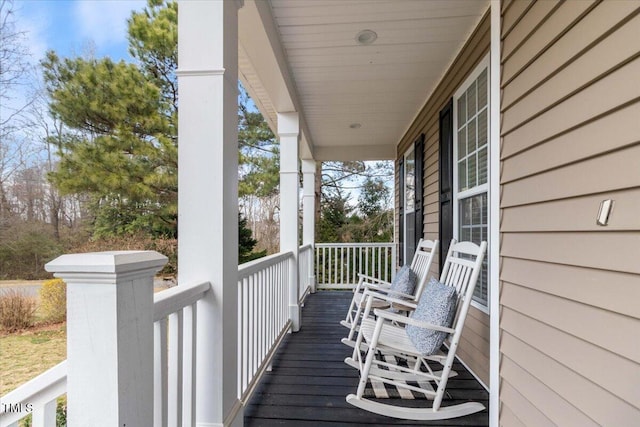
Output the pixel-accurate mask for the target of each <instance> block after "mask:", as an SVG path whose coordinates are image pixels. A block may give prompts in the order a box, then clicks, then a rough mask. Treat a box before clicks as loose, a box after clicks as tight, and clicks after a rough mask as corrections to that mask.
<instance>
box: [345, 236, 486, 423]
mask: <svg viewBox="0 0 640 427" xmlns="http://www.w3.org/2000/svg"><path fill="white" fill-rule="evenodd" d="M486 248H487V243H486V242H482V244H481V245H480V246H478V245H476V244H474V243H471V242H461V243H455V242H452V244H451V246H450V248H449V253H448V254H447V259H446V261H445V264H444V267H443V270H442V274H441V276H440V282H438V281H436V280H435V279H432V280H431V282H430V283H429V284H428V285H427V287H426V288H425V290H424V292H423V294H422V296H421V298H420V301H419V302H418V304H417V305H416V304H407V305H410V306H413V308H415V311H414V312H413V313H412V314H411V316H410V317H406V316H403V315H399V314H397V313H393V312H391V311H385V310H379V309H375V310H374V312H375V315H376V317H377V320H374V319H372V318H370V317H368V313H367V309H370V307H371V305H370V304H369V301H370V300H371V299H372V298H373V296H370V295H367V296H366V298H367V299H368V301H367V304H366V308H365V313H364V315H363V320H362V323H361V326H360V332H359V334H358V338H357V341H356V344H355V350H354V353H353V354H354V356H353V358H347V359H345V362H346V363H347V364H348V365H350V366H354V367H357V368H358V369H359V370H360V382H359V385H358V390H357V393H356V394H349V395H348V396H347V398H346V400H347V402H348V403H350V404H352V405H354V406H356V407H358V408H361V409H364V410H366V411H369V412H373V413H376V414H380V415H386V416H390V417H395V418H401V419H408V420H441V419H449V418H456V417H461V416H465V415H469V414H473V413H475V412H479V411H482V410H483V409H485V407H484V405H482V404H481V403H479V402H466V403H461V404H457V405H451V406H444V407H442V406H441V403H442V399H443V397H444V394H445V389H446V386H447V381H448V379H449V378H450V377H453V376H455V375H456V374H455V372H453V371H452V370H451V368H452V365H453V361H454V359H455V353H456V349H457V347H458V343H459V341H460V337H461V335H462V330H463V327H464V322H465V319H466V316H467V312H468V310H469V305H470V303H471V298H472V296H473V290H474V288H475V285H476V282H477V280H478V277H479V275H480V271H481V269H482V261H483V259H484V255H485V252H486ZM399 325H406V326H399ZM447 337H448V338H449V342H448V351H447V353H446V354H443V353H439V349H440V347H441V346H442V343H443V342H444V340H445V339H446V338H447ZM363 340H364V341H365V342H363ZM367 344H368V345H367ZM362 347H367V351H366V352H364V355H366V359H364V358H365V356H364V355H363V353H361V352H360V351H359V350H358V349H360V348H362ZM379 352H381V353H383V354H393V355H395V356H396V358H398V357H400V358H402V359H404V360H406V361H407V366H399V365H396V364H394V363H390V362H387V361H381V360H377V359H376V357H375V356H376V354H377V353H379ZM363 359H364V360H363ZM427 361H432V362H438V363H440V364H441V365H442V366H443V369H442V370H441V371H434V370H433V369H432V368H431V367H430V366H429V365H428V364H427ZM369 380H377V381H381V382H383V383H386V384H391V385H394V386H396V387H399V388H405V389H409V390H412V391H414V392H418V393H422V394H424V395H425V396H430V397H433V398H434V401H433V405H432V407H423V408H410V407H405V406H397V405H390V404H386V403H381V402H377V401H373V400H370V399H367V398H365V397H363V394H364V391H365V387H366V384H367V381H369ZM407 381H411V382H418V381H420V382H422V383H424V381H433V382H435V384H436V385H437V390H436V391H433V389H426V388H421V386H420V382H418V384H419V385H418V386H414V385H410V384H407Z"/></svg>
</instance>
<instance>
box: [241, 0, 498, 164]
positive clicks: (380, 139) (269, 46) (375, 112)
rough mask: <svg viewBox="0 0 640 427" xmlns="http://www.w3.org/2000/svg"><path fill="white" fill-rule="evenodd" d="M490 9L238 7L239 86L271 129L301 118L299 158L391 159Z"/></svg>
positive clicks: (477, 5) (476, 0) (322, 3)
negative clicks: (365, 36) (285, 117)
mask: <svg viewBox="0 0 640 427" xmlns="http://www.w3.org/2000/svg"><path fill="white" fill-rule="evenodd" d="M488 7H489V1H488V0H245V5H244V7H243V8H242V9H240V13H239V18H240V28H239V38H240V43H239V66H240V78H241V80H242V82H243V84H244V85H245V87H246V88H247V90H248V91H249V94H250V95H251V97H252V98H253V99H254V100H255V101H256V104H257V105H258V108H259V109H260V110H261V112H262V113H263V115H264V116H265V117H266V118H267V121H268V122H269V123H270V125H271V126H272V129H274V130H275V129H276V122H277V116H276V113H277V112H289V111H298V112H299V113H300V115H301V122H302V133H303V138H302V143H301V147H300V148H301V156H302V157H303V158H314V159H315V160H320V161H322V160H379V159H394V158H395V155H396V146H397V144H398V142H399V141H400V140H401V138H402V136H403V135H404V133H405V132H406V131H407V129H408V128H409V125H410V124H411V122H412V121H413V119H414V118H415V116H416V115H417V114H418V112H419V110H420V108H421V107H422V106H423V105H424V103H425V101H426V100H427V99H428V96H429V95H430V93H431V92H432V90H433V89H434V88H435V86H436V85H437V84H438V82H439V81H440V79H441V77H442V76H443V74H444V72H445V71H446V70H447V68H448V67H449V66H450V64H451V62H452V61H453V60H454V59H455V57H456V55H457V54H458V52H459V51H460V49H461V48H462V46H463V45H464V42H465V41H466V40H467V38H468V36H469V35H470V34H471V32H472V31H473V29H474V28H475V27H476V25H477V23H478V22H479V20H480V18H481V17H482V15H483V14H484V12H485V11H486V10H487V9H488ZM365 29H368V30H372V31H375V32H376V33H377V35H378V37H377V40H376V41H375V42H374V43H372V44H370V45H361V44H359V43H358V42H357V41H356V35H357V34H358V33H359V32H360V31H362V30H365ZM354 123H358V124H359V125H360V127H359V128H357V129H352V128H351V127H350V125H352V124H354Z"/></svg>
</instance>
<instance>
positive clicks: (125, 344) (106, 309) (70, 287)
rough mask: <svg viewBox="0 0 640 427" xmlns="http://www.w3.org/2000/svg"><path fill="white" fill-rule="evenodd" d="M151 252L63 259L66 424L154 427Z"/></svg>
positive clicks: (160, 258)
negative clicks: (66, 373) (65, 339)
mask: <svg viewBox="0 0 640 427" xmlns="http://www.w3.org/2000/svg"><path fill="white" fill-rule="evenodd" d="M166 262H167V257H165V256H164V255H160V254H159V253H157V252H153V251H122V252H97V253H87V254H71V255H62V256H61V257H58V258H56V259H55V260H53V261H51V262H50V263H48V264H47V265H46V266H45V268H46V270H47V271H50V272H53V273H54V274H55V276H56V277H59V278H61V279H63V280H64V281H65V282H66V283H67V364H68V367H69V368H68V375H67V399H68V413H67V424H68V425H70V426H76V425H77V426H81V425H82V426H96V427H100V426H105V427H107V426H151V425H153V276H154V275H155V273H157V272H158V271H159V270H160V269H161V268H162V267H163V266H164V265H165V264H166Z"/></svg>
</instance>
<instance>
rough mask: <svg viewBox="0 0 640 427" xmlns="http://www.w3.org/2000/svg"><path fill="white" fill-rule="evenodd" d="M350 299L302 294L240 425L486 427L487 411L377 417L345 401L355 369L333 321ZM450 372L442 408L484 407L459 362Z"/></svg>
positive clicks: (481, 393) (482, 397)
mask: <svg viewBox="0 0 640 427" xmlns="http://www.w3.org/2000/svg"><path fill="white" fill-rule="evenodd" d="M350 298H351V293H350V292H340V291H325V292H318V293H316V294H313V295H310V296H309V297H308V298H307V301H306V303H305V307H304V308H303V310H302V328H301V330H300V332H297V333H295V334H290V335H288V336H287V338H286V339H285V341H284V342H283V345H282V346H281V348H280V350H279V352H278V354H277V355H276V356H275V358H274V362H273V370H272V371H271V372H269V373H267V374H266V375H265V376H264V378H263V380H262V382H261V384H260V385H259V386H258V388H257V390H256V392H255V393H254V395H253V397H252V399H251V401H250V402H249V404H248V405H247V408H246V409H245V418H244V421H245V425H247V426H274V425H279V426H296V427H297V426H323V425H334V426H337V425H342V426H356V425H367V426H388V425H431V426H445V425H446V426H488V425H489V416H488V412H487V410H485V411H483V412H479V413H476V414H473V415H469V416H467V417H462V418H456V419H452V420H442V421H437V422H432V423H427V422H412V421H406V420H398V419H394V418H390V417H385V416H379V415H375V414H371V413H369V412H366V411H364V410H362V409H359V408H356V407H354V406H352V405H349V404H348V403H347V402H346V401H345V396H346V395H347V394H349V393H355V392H356V387H357V384H358V376H357V373H358V372H357V370H355V369H353V368H351V367H349V366H347V365H345V364H344V362H343V360H344V358H345V357H347V356H349V355H350V354H351V352H350V351H349V350H350V349H349V348H348V347H347V346H345V345H344V344H342V343H341V342H340V339H341V338H342V337H344V336H345V334H346V331H347V330H346V329H345V328H344V327H343V326H340V324H339V323H338V322H339V321H340V319H342V318H343V317H344V315H345V314H346V311H347V307H348V304H349V301H350ZM454 370H456V371H457V372H458V374H459V375H458V376H457V377H455V378H452V379H451V380H449V385H448V387H447V389H448V393H449V394H450V398H451V399H456V401H455V402H454V401H452V400H446V399H445V401H444V402H443V406H446V405H448V404H452V403H458V402H460V401H465V400H474V401H477V402H481V403H483V404H484V405H485V407H488V399H489V394H488V393H487V391H486V390H485V389H484V388H483V387H482V386H481V385H480V384H479V383H478V382H477V381H476V380H475V379H474V378H473V376H472V375H471V374H470V373H469V372H468V371H467V370H466V369H465V368H464V366H463V365H461V364H460V363H456V365H454ZM385 400H386V401H389V399H385ZM405 402H407V401H405ZM414 402H415V403H417V404H421V403H420V402H419V401H414ZM422 402H424V401H422Z"/></svg>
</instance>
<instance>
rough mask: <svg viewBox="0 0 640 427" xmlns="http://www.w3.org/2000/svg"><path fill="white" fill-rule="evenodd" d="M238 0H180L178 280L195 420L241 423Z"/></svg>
mask: <svg viewBox="0 0 640 427" xmlns="http://www.w3.org/2000/svg"><path fill="white" fill-rule="evenodd" d="M239 5H241V2H239V1H237V0H236V1H180V4H179V9H180V13H179V14H178V41H179V44H178V63H179V70H178V73H177V74H178V86H179V90H180V113H179V117H178V118H179V120H178V124H179V126H178V129H179V141H180V143H179V151H178V154H179V156H178V159H179V168H178V178H179V197H178V266H179V267H178V269H179V280H178V283H185V282H192V281H209V282H211V286H212V292H208V293H207V296H205V298H203V299H202V300H200V301H199V302H198V306H197V310H198V320H197V325H196V327H197V348H196V426H199V427H204V426H207V427H209V426H223V425H224V426H226V425H241V424H242V422H243V420H242V406H241V404H240V401H239V400H238V391H237V359H238V358H237V349H238V346H237V341H238V280H237V278H238V138H237V132H238V116H237V108H238V107H237V105H238V104H237V96H238V7H239Z"/></svg>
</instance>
